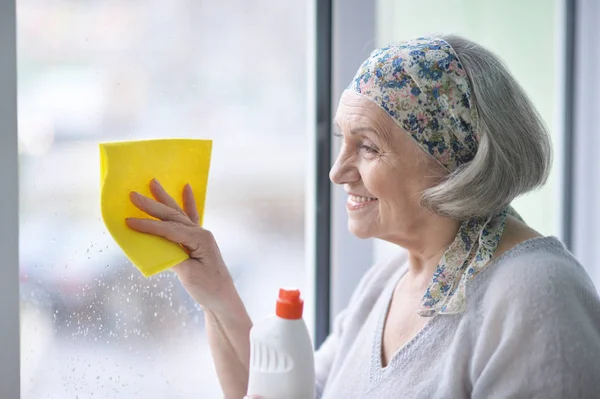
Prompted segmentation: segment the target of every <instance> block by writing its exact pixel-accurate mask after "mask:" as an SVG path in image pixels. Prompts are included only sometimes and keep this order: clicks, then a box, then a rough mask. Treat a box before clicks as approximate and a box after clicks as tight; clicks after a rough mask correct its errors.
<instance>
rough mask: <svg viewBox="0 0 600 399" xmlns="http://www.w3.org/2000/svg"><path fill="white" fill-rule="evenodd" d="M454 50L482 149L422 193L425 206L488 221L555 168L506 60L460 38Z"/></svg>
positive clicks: (454, 39) (451, 39) (543, 132)
mask: <svg viewBox="0 0 600 399" xmlns="http://www.w3.org/2000/svg"><path fill="white" fill-rule="evenodd" d="M438 37H440V38H441V39H443V40H445V41H446V42H448V44H450V46H452V48H453V49H454V51H455V52H456V54H457V55H458V58H459V60H460V61H461V63H462V66H463V68H464V69H465V71H466V73H467V75H468V77H469V82H470V84H471V89H472V95H473V102H474V104H475V108H476V112H477V114H478V119H479V122H478V126H477V127H476V129H477V136H478V137H479V148H478V150H477V154H476V155H475V157H474V158H473V160H472V161H471V162H469V163H467V164H464V165H462V166H461V167H459V168H458V169H457V170H456V171H454V172H453V173H451V174H449V175H448V176H447V177H445V178H444V179H443V180H442V181H441V182H440V183H439V184H438V185H436V186H435V187H432V188H430V189H428V190H425V191H424V192H423V196H422V200H421V201H422V204H423V206H425V207H426V208H428V209H431V210H432V211H433V212H435V213H438V214H441V215H444V216H449V217H452V218H454V219H458V220H465V219H468V218H471V217H474V216H490V215H492V214H495V213H497V212H499V211H501V210H502V209H504V208H505V207H506V206H508V205H509V204H510V203H511V201H512V200H513V199H514V198H516V197H517V196H519V195H521V194H524V193H526V192H528V191H531V190H533V189H535V188H538V187H540V186H541V185H543V184H544V183H545V182H546V179H547V178H548V174H549V172H550V166H551V164H552V144H551V142H550V136H549V134H548V131H547V128H546V126H545V124H544V122H543V120H542V118H541V116H540V114H539V113H538V111H537V110H536V108H535V107H534V105H533V103H532V102H531V100H530V99H529V98H528V97H527V95H526V94H525V92H524V91H523V89H522V88H521V87H520V86H519V84H518V83H517V81H516V80H515V78H514V77H513V76H512V75H511V73H510V72H509V71H508V69H507V68H506V66H505V65H504V63H503V62H502V60H501V59H500V58H499V57H498V56H496V55H495V54H493V53H492V52H490V51H488V50H486V49H485V48H483V47H482V46H480V45H478V44H476V43H473V42H471V41H469V40H467V39H464V38H462V37H460V36H455V35H449V36H438Z"/></svg>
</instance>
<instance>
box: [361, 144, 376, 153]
mask: <svg viewBox="0 0 600 399" xmlns="http://www.w3.org/2000/svg"><path fill="white" fill-rule="evenodd" d="M360 149H361V150H363V151H366V152H368V153H369V154H377V153H378V152H379V151H377V149H376V148H373V147H371V146H368V145H366V144H361V145H360Z"/></svg>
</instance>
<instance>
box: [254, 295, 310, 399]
mask: <svg viewBox="0 0 600 399" xmlns="http://www.w3.org/2000/svg"><path fill="white" fill-rule="evenodd" d="M303 305H304V301H303V300H302V299H301V298H300V291H299V290H294V289H292V290H286V289H280V290H279V298H278V299H277V306H276V312H275V315H274V316H271V317H269V318H267V319H264V320H262V321H260V322H258V323H257V324H254V326H253V327H252V329H251V330H250V377H249V380H248V396H250V397H261V398H264V399H314V397H315V364H314V358H313V346H312V342H311V339H310V335H309V333H308V329H307V327H306V324H305V322H304V320H303V319H302V310H303Z"/></svg>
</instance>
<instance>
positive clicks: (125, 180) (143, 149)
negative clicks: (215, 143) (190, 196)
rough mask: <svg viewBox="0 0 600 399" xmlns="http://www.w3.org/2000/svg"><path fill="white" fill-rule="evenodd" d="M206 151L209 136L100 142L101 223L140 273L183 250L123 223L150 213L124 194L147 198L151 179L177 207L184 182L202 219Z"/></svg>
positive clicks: (158, 268)
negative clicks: (200, 138)
mask: <svg viewBox="0 0 600 399" xmlns="http://www.w3.org/2000/svg"><path fill="white" fill-rule="evenodd" d="M211 150H212V141H211V140H192V139H160V140H141V141H125V142H114V143H102V144H100V176H101V177H100V178H101V193H100V206H101V208H102V218H103V219H104V224H105V225H106V227H107V229H108V231H109V232H110V234H111V235H112V237H113V238H114V239H115V241H116V242H117V244H119V246H120V247H121V249H123V251H124V252H125V254H126V255H127V257H128V258H129V259H130V260H131V262H132V263H133V264H134V265H135V266H136V267H137V268H138V269H139V270H140V272H141V273H142V274H143V275H144V276H145V277H149V276H151V275H153V274H156V273H160V272H162V271H164V270H166V269H169V268H171V267H173V266H175V265H177V264H178V263H180V262H182V261H183V260H185V259H187V258H188V255H187V254H186V253H185V251H184V250H183V249H182V248H181V247H180V246H179V245H178V244H175V243H172V242H169V241H168V240H166V239H164V238H162V237H156V236H152V235H147V234H143V233H139V232H136V231H133V230H131V229H130V228H129V227H127V225H126V224H125V218H127V217H147V218H149V217H150V216H148V215H146V214H145V213H143V212H142V211H140V210H139V209H137V208H136V207H135V206H133V204H132V203H131V201H130V200H129V193H130V192H131V191H137V192H139V193H140V194H143V195H146V196H148V197H150V198H152V195H151V194H150V188H149V183H150V180H152V179H153V178H156V179H157V180H158V181H159V182H160V184H161V185H162V186H163V188H164V189H165V190H166V191H167V192H168V193H169V194H170V195H171V196H172V197H173V198H174V199H175V200H176V201H177V202H178V203H179V205H180V206H182V198H181V194H182V191H183V187H184V186H185V185H186V184H187V183H189V184H190V186H191V187H192V190H193V191H194V196H195V198H196V205H197V207H198V215H200V224H202V218H203V215H204V202H205V199H206V185H207V183H208V170H209V167H210V155H211Z"/></svg>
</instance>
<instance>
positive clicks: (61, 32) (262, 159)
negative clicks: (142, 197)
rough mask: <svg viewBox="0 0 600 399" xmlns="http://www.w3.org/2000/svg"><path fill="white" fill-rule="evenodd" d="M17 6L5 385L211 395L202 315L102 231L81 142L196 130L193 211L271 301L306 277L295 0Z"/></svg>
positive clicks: (255, 299) (92, 147) (264, 306)
mask: <svg viewBox="0 0 600 399" xmlns="http://www.w3.org/2000/svg"><path fill="white" fill-rule="evenodd" d="M17 7H18V13H17V14H18V74H19V82H18V97H19V98H18V101H19V104H18V105H19V156H20V206H21V209H20V259H21V260H20V276H21V323H22V355H21V356H22V365H21V368H22V369H21V372H22V397H23V398H67V397H69V398H89V397H97V398H113V397H115V398H116V397H118V398H132V397H140V398H166V397H169V398H216V397H220V396H221V393H220V389H219V386H218V382H217V378H216V375H215V372H214V369H213V364H212V359H211V357H210V352H209V348H208V345H207V342H206V338H205V330H204V317H203V314H202V311H201V310H200V309H199V308H198V306H196V305H195V304H194V302H193V301H192V300H191V299H190V298H189V297H188V296H187V294H186V292H185V291H184V290H183V288H182V287H181V286H180V284H179V283H178V281H177V279H176V277H175V276H174V275H173V274H172V273H169V272H166V273H162V274H160V275H157V276H154V277H151V278H148V279H145V278H143V277H142V276H141V275H140V273H139V272H138V271H137V269H135V268H134V267H133V266H132V265H131V263H130V262H128V261H127V259H126V258H125V257H124V255H123V253H122V252H121V250H120V249H119V248H118V247H117V246H116V244H115V243H114V242H113V241H112V239H111V237H110V236H109V235H108V233H107V232H106V230H105V227H104V224H103V223H102V221H101V217H100V211H99V158H98V143H99V142H104V141H113V140H136V139H149V138H163V137H164V138H168V137H193V138H210V139H213V140H214V143H213V159H212V165H211V174H210V177H209V187H208V195H207V205H206V212H205V219H204V224H205V226H206V227H207V228H209V229H210V230H212V231H213V232H214V234H215V236H216V238H217V240H218V242H219V245H220V247H221V250H222V253H223V256H224V258H225V261H226V263H227V264H228V266H229V268H230V270H231V273H232V275H233V278H234V280H235V282H236V285H237V286H238V289H239V290H240V293H241V294H242V296H243V298H244V300H245V302H246V304H247V307H248V309H249V312H250V314H251V316H252V317H253V318H256V317H264V316H266V315H267V314H268V313H272V311H273V310H274V309H273V308H274V302H273V301H274V298H276V296H277V289H278V288H279V287H280V286H297V287H299V288H300V289H304V288H305V287H304V283H305V281H306V278H305V273H306V270H305V266H304V260H305V254H304V240H305V238H304V210H305V186H306V184H305V178H306V172H305V171H306V166H307V165H306V163H307V159H306V154H307V150H308V148H307V147H308V143H309V140H308V139H307V134H308V133H307V129H306V126H307V125H308V124H307V111H308V108H307V107H308V106H309V105H310V104H309V103H308V102H307V100H308V98H307V88H308V87H309V82H308V75H309V74H308V67H309V63H308V62H307V56H308V52H309V51H311V50H310V46H309V43H308V40H307V38H308V37H309V33H310V30H311V29H312V28H311V27H310V26H308V25H309V19H308V17H309V15H308V11H309V7H308V2H305V1H276V0H258V1H251V2H245V1H241V0H224V1H198V0H169V1H141V0H129V1H123V0H108V1H76V0H19V1H18V2H17Z"/></svg>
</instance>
